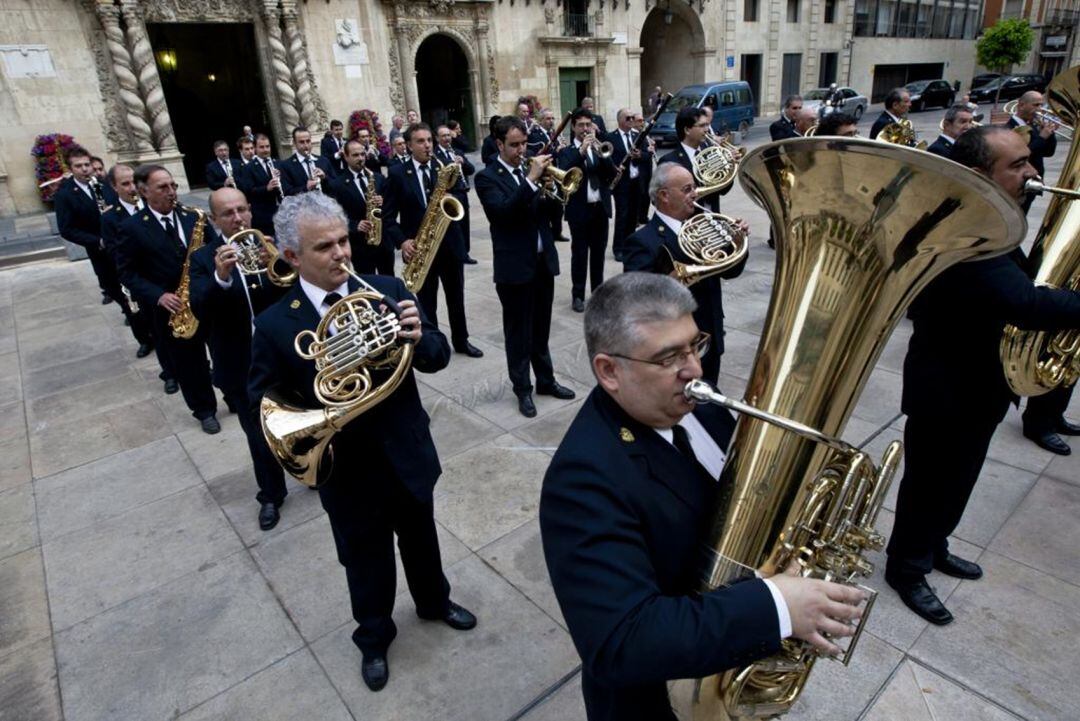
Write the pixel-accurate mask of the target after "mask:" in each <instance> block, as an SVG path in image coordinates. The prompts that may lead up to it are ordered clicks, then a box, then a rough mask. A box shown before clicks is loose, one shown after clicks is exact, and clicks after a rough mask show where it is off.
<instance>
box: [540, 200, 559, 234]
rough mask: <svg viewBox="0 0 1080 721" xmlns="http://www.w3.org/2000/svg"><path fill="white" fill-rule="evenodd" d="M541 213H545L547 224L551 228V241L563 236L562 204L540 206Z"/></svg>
mask: <svg viewBox="0 0 1080 721" xmlns="http://www.w3.org/2000/svg"><path fill="white" fill-rule="evenodd" d="M542 207H543V209H544V210H543V212H545V213H547V219H548V224H549V225H550V226H551V239H552V240H557V239H559V238H562V237H564V236H563V227H562V222H563V204H562V203H556V202H547V203H543V204H542Z"/></svg>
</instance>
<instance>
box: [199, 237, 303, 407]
mask: <svg viewBox="0 0 1080 721" xmlns="http://www.w3.org/2000/svg"><path fill="white" fill-rule="evenodd" d="M207 232H208V233H209V232H210V231H209V230H208V231H207ZM213 235H214V238H213V240H212V241H210V242H209V243H208V244H207V245H204V246H203V247H201V248H199V249H198V250H196V251H195V252H194V253H193V254H192V256H191V310H192V312H193V313H195V317H196V318H198V319H199V322H200V323H206V324H207V325H208V326H209V328H210V352H211V353H212V354H213V359H214V385H216V386H217V387H218V388H237V389H240V390H242V391H245V392H246V390H247V378H248V367H249V366H250V365H251V319H252V314H253V313H254V315H258V314H259V313H261V312H263V311H264V310H266V309H267V308H268V307H270V306H271V305H272V304H273V303H275V302H276V301H277V300H278V299H279V298H281V296H282V295H283V294H284V293H285V292H286V290H288V289H287V288H282V287H280V286H277V285H274V284H273V283H271V282H270V279H269V278H268V277H266V275H265V274H263V275H260V276H250V277H248V278H245V277H244V276H243V275H242V274H241V273H240V270H239V269H238V268H233V270H232V276H231V278H232V285H230V286H229V287H228V288H222V287H221V286H220V285H218V282H217V280H215V275H216V273H217V268H216V266H215V265H214V255H215V254H216V253H217V249H218V248H219V247H221V245H222V244H223V243H224V242H225V239H224V238H222V237H221V236H220V235H219V234H218V233H217V232H216V231H214V233H213ZM278 262H279V264H281V265H284V263H285V261H284V260H279V261H278ZM252 285H254V286H255V287H254V288H252V287H250V286H252ZM245 286H248V287H247V289H246V292H245ZM249 297H250V299H251V305H250V307H249V306H248V298H249Z"/></svg>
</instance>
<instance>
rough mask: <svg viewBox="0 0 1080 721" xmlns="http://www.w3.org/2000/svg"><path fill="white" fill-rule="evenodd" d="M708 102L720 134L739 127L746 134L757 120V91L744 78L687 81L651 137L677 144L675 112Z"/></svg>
mask: <svg viewBox="0 0 1080 721" xmlns="http://www.w3.org/2000/svg"><path fill="white" fill-rule="evenodd" d="M705 105H708V106H710V107H712V109H713V121H712V127H713V132H715V133H717V134H720V133H725V132H727V131H728V130H729V129H730V130H738V131H739V133H741V134H742V135H744V136H745V135H746V132H747V131H748V130H749V129H750V126H751V125H753V124H754V93H753V91H752V90H750V84H749V83H747V82H746V81H744V80H733V81H727V82H720V83H703V84H701V85H687V86H686V87H685V88H682V89H681V90H679V92H677V93H675V97H673V98H672V99H671V102H669V103H668V105H667V108H666V109H665V110H664V112H663V114H662V115H660V117H658V118H657V119H656V124H655V125H653V127H652V130H651V131H649V137H651V138H653V139H654V140H655V141H656V142H657V144H659V145H664V144H669V143H670V144H674V143H677V142H678V139H677V138H676V136H675V116H676V115H678V114H679V111H680V110H682V109H683V108H700V107H702V106H705Z"/></svg>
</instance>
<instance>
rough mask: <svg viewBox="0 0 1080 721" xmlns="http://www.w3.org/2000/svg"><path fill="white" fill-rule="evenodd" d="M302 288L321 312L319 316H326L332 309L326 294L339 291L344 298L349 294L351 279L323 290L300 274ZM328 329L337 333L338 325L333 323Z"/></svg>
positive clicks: (332, 333) (333, 333) (331, 332)
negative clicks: (331, 288) (330, 288)
mask: <svg viewBox="0 0 1080 721" xmlns="http://www.w3.org/2000/svg"><path fill="white" fill-rule="evenodd" d="M300 289H301V290H302V291H304V295H306V296H307V299H308V300H309V301H311V304H312V305H313V306H315V310H317V311H318V312H319V318H323V317H325V316H326V313H327V311H329V310H330V306H329V305H328V304H327V303H326V296H328V295H330V294H331V293H337V294H338V295H340V296H341V297H342V298H344V297H345V296H347V295H348V294H349V281H345V282H344V283H342V284H341V285H339V286H338V287H337V288H334V289H333V290H323V289H322V288H320V287H319V286H317V285H314V284H312V283H309V282H307V281H306V280H304V278H303V276H300ZM328 331H329V333H330V335H336V334H337V327H336V326H334V324H333V323H331V324H330V327H329V329H328Z"/></svg>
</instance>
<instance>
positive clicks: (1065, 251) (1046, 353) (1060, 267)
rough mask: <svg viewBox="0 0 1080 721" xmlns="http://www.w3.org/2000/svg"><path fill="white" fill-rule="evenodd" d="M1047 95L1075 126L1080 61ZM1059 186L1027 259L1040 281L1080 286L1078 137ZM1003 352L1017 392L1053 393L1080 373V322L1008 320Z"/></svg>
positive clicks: (1079, 113) (1057, 111)
mask: <svg viewBox="0 0 1080 721" xmlns="http://www.w3.org/2000/svg"><path fill="white" fill-rule="evenodd" d="M1046 98H1047V101H1048V102H1049V104H1050V107H1051V108H1052V109H1053V111H1054V113H1055V114H1056V115H1057V116H1058V117H1060V118H1063V119H1065V120H1066V122H1068V123H1070V124H1071V125H1074V126H1075V125H1076V123H1077V120H1078V119H1080V65H1078V66H1076V67H1073V68H1069V69H1068V70H1066V71H1065V72H1063V73H1061V74H1059V75H1058V76H1057V77H1055V78H1054V79H1053V80H1052V81H1051V82H1050V85H1049V87H1047V89H1046ZM1058 186H1060V188H1061V189H1063V190H1064V191H1065V192H1054V197H1053V198H1051V199H1050V204H1049V206H1048V207H1047V209H1046V215H1044V216H1043V220H1042V225H1040V226H1039V233H1038V235H1037V236H1035V245H1034V246H1033V247H1032V252H1031V257H1030V259H1029V260H1030V262H1031V265H1032V267H1033V268H1038V270H1037V271H1036V273H1035V283H1036V284H1037V285H1046V286H1050V287H1052V288H1069V289H1071V290H1077V291H1080V203H1077V202H1074V201H1075V197H1069V191H1072V193H1073V195H1074V196H1075V195H1077V194H1078V193H1077V191H1080V143H1073V144H1072V147H1071V148H1070V149H1069V156H1068V158H1066V160H1065V166H1064V167H1063V168H1062V169H1061V177H1060V178H1059V179H1058ZM1042 188H1043V189H1046V190H1051V191H1052V192H1053V191H1056V190H1058V189H1051V188H1045V186H1042ZM1000 354H1001V365H1002V366H1003V367H1004V368H1005V379H1006V380H1007V381H1008V382H1009V387H1010V388H1012V389H1013V391H1014V392H1015V393H1016V394H1017V395H1021V396H1038V395H1042V394H1044V393H1049V392H1050V391H1051V390H1053V389H1054V388H1057V387H1058V386H1069V385H1072V384H1073V383H1075V382H1076V381H1077V379H1080V328H1074V329H1072V330H1063V331H1058V332H1056V333H1054V332H1050V331H1033V330H1020V329H1019V328H1017V327H1016V326H1013V325H1008V326H1005V332H1004V334H1002V337H1001V347H1000Z"/></svg>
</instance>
